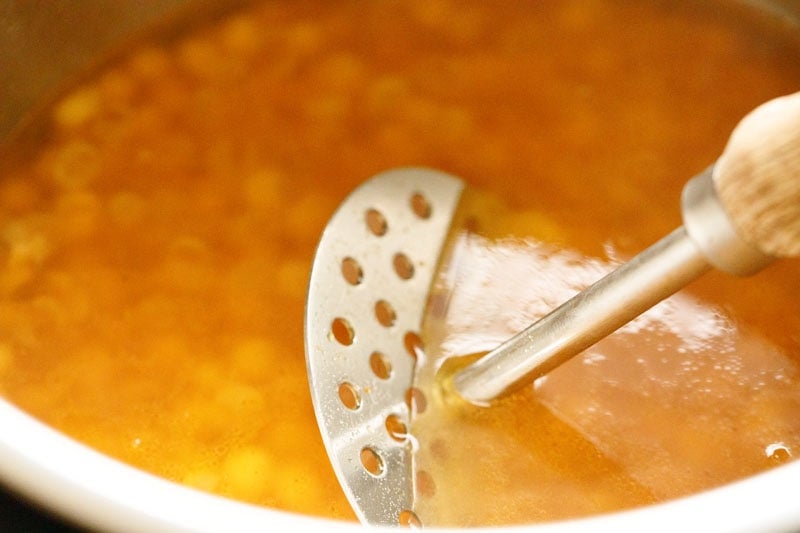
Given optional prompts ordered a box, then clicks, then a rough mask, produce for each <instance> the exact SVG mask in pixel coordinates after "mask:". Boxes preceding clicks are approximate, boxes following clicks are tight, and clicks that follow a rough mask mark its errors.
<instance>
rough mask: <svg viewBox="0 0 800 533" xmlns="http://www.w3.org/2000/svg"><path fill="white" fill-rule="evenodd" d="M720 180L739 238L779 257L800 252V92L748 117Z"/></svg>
mask: <svg viewBox="0 0 800 533" xmlns="http://www.w3.org/2000/svg"><path fill="white" fill-rule="evenodd" d="M714 184H715V186H716V189H717V194H718V195H719V198H720V201H721V202H722V204H723V206H725V210H726V211H727V212H728V216H729V217H730V218H731V221H732V222H733V225H734V226H735V227H736V229H737V233H738V234H739V237H741V238H742V239H743V240H745V241H746V242H748V243H749V244H751V245H753V246H755V247H756V248H758V249H759V250H761V251H762V252H763V253H765V254H769V255H771V256H774V257H789V256H796V255H800V92H798V93H794V94H792V95H789V96H784V97H781V98H776V99H775V100H771V101H769V102H767V103H766V104H763V105H761V106H759V107H757V108H756V109H755V110H754V111H752V112H751V113H750V114H749V115H747V116H746V117H745V118H744V119H742V121H741V122H740V123H739V124H738V125H737V126H736V129H734V131H733V133H732V134H731V138H730V140H729V141H728V145H727V146H726V147H725V151H724V152H723V153H722V156H720V158H719V160H718V161H717V164H716V166H715V169H714Z"/></svg>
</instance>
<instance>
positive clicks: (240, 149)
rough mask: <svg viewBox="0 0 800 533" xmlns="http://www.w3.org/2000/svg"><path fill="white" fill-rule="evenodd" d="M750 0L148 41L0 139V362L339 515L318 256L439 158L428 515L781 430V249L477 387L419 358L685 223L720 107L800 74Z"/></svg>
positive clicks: (241, 22) (520, 515)
mask: <svg viewBox="0 0 800 533" xmlns="http://www.w3.org/2000/svg"><path fill="white" fill-rule="evenodd" d="M751 9H752V8H747V7H744V6H741V5H739V4H738V3H736V2H716V1H712V2H690V1H688V0H687V1H678V2H661V1H652V2H627V1H623V0H611V1H603V2H599V1H594V0H554V1H550V2H535V3H534V2H514V3H509V2H501V1H499V0H497V1H495V0H490V1H485V0H484V1H480V2H479V1H475V0H458V1H456V0H452V1H437V2H430V1H426V0H405V1H388V0H387V1H382V2H369V3H364V2H355V1H337V2H322V1H311V0H302V1H298V2H265V3H259V4H254V5H252V6H250V7H247V8H246V9H244V10H242V11H240V12H236V13H232V14H231V15H229V16H227V17H225V18H222V19H220V20H216V21H212V22H210V23H207V24H203V25H195V26H191V27H188V28H187V29H186V30H185V31H184V32H183V33H181V34H180V36H179V37H176V38H173V39H156V38H153V39H149V40H142V41H137V42H136V43H134V44H132V45H131V46H130V47H129V49H128V50H127V51H126V52H125V53H123V54H121V55H118V56H116V57H115V59H113V60H112V61H109V62H107V63H106V64H105V65H104V66H103V67H102V68H99V69H97V70H96V71H94V72H93V73H91V74H90V75H88V76H87V77H85V78H84V79H83V80H82V81H80V82H79V83H75V84H73V85H72V86H71V87H70V88H69V89H68V90H65V91H64V93H63V95H62V97H60V98H59V99H57V100H56V101H55V102H53V104H52V105H50V106H49V107H47V109H46V110H45V112H44V113H43V114H42V115H41V117H39V120H38V121H37V122H36V123H35V125H34V126H32V129H31V130H29V131H25V132H22V134H21V135H20V136H19V137H18V140H16V141H9V142H8V143H7V144H6V145H5V146H4V150H3V153H4V158H3V166H2V182H0V392H2V394H3V396H4V397H5V398H7V399H9V400H10V401H12V402H13V403H15V404H17V405H19V406H21V407H22V408H24V409H26V410H27V411H28V412H30V413H32V414H33V415H35V416H37V417H39V418H40V419H42V420H43V421H45V422H47V423H48V424H50V425H52V426H53V427H55V428H58V429H59V430H61V431H63V432H65V433H67V434H69V435H71V436H73V437H75V438H76V439H78V440H80V441H83V442H86V443H88V444H89V445H91V446H92V447H94V448H96V449H98V450H101V451H102V452H104V453H107V454H109V455H111V456H114V457H117V458H119V459H121V460H122V461H125V462H127V463H130V464H132V465H136V466H137V467H140V468H142V469H144V470H147V471H150V472H153V473H156V474H158V475H160V476H163V477H165V478H168V479H171V480H175V481H177V482H180V483H184V484H186V485H189V486H192V487H196V488H199V489H202V490H206V491H210V492H214V493H218V494H221V495H225V496H229V497H232V498H237V499H240V500H244V501H249V502H253V503H257V504H261V505H266V506H272V507H276V508H280V509H286V510H291V511H298V512H302V513H308V514H314V515H319V516H326V517H333V518H345V519H352V518H353V514H352V511H351V510H350V508H349V505H348V504H347V502H346V501H345V499H344V497H343V495H342V493H341V490H340V489H339V487H338V484H337V482H336V479H335V477H334V475H333V473H332V470H331V468H330V466H329V463H328V460H327V457H326V455H325V452H324V449H323V447H322V444H321V439H320V438H319V437H318V430H317V427H316V422H315V419H314V415H313V411H312V408H311V402H310V397H309V393H308V385H307V381H306V372H305V362H304V353H303V334H302V332H303V307H304V300H305V289H306V283H307V275H308V270H309V267H310V264H311V259H312V256H313V252H314V247H315V245H316V243H317V240H318V238H319V235H320V232H321V231H322V229H323V227H324V225H325V223H326V222H327V219H328V218H329V216H330V215H331V214H332V212H333V210H334V209H335V207H336V206H337V205H338V204H339V202H340V201H341V200H342V199H343V198H344V197H345V196H346V195H347V194H348V192H349V191H350V190H351V189H352V188H353V187H355V186H356V185H357V184H358V183H360V182H361V181H363V180H365V179H367V178H369V177H370V176H372V175H373V174H376V173H378V172H380V171H383V170H386V169H388V168H392V167H397V166H408V165H413V166H429V167H435V168H438V169H441V170H444V171H447V172H450V173H453V174H455V175H458V176H461V177H463V178H465V180H466V181H467V182H468V184H469V185H470V187H471V188H472V189H473V190H475V191H476V199H475V200H474V202H473V203H471V204H470V206H469V208H468V211H469V214H470V216H471V217H472V222H471V225H470V227H471V228H472V229H471V231H470V232H469V233H467V234H465V235H466V236H462V238H461V240H460V241H458V242H459V243H460V244H457V245H456V246H459V247H461V248H459V249H462V250H464V253H463V254H461V255H460V256H459V257H461V258H462V259H461V261H462V262H455V261H454V262H452V263H448V265H450V268H453V269H454V271H457V272H459V276H456V277H455V278H453V279H456V280H457V281H458V282H457V283H456V284H455V285H447V284H440V285H438V286H437V288H436V291H437V294H444V295H447V299H448V300H447V301H448V302H449V304H448V305H446V306H439V307H435V308H432V309H431V312H430V317H429V320H428V321H427V322H426V329H425V332H424V334H425V343H426V355H427V357H426V358H425V359H423V360H422V361H421V364H420V368H419V373H418V385H419V386H420V387H421V388H422V390H423V393H424V394H425V397H426V399H427V410H426V411H425V412H418V413H417V416H415V418H414V427H413V430H414V433H415V437H416V438H417V439H418V440H419V443H420V448H419V450H420V451H419V454H418V456H417V459H416V460H417V463H418V466H419V472H420V473H419V474H418V476H417V490H418V495H419V509H418V512H419V514H420V516H421V518H422V520H423V522H424V523H426V524H428V525H436V524H443V525H466V524H496V523H518V522H527V521H539V520H547V519H554V518H561V517H567V516H578V515H586V514H591V513H598V512H603V511H609V510H614V509H620V508H627V507H632V506H636V505H641V504H645V503H649V502H654V501H659V500H663V499H667V498H672V497H675V496H678V495H681V494H686V493H689V492H693V491H697V490H701V489H703V488H707V487H711V486H715V485H718V484H720V483H724V482H727V481H729V480H731V479H735V478H738V477H742V476H746V475H749V474H752V473H754V472H757V471H759V470H764V469H767V468H770V467H771V466H773V465H775V464H779V463H781V462H784V461H787V460H790V459H791V458H792V457H793V455H794V454H796V453H798V450H799V449H800V448H798V447H799V446H800V428H799V427H798V423H797V422H795V420H800V417H799V416H797V414H798V412H799V411H800V399H798V397H799V396H800V392H799V391H800V384H798V383H797V379H798V372H797V370H798V368H797V364H798V358H800V303H798V299H797V298H796V297H795V295H797V294H798V293H800V267H798V265H797V263H796V262H790V261H787V262H784V263H781V264H778V265H775V266H772V267H770V268H769V269H768V270H767V271H765V272H763V273H762V274H759V275H758V276H757V277H756V278H753V279H750V280H744V281H742V280H731V279H729V278H727V277H725V276H723V275H721V274H710V275H709V276H707V277H706V278H704V279H703V280H702V281H700V282H697V283H695V284H694V285H693V286H692V287H691V288H690V293H688V294H684V295H680V296H679V297H677V298H676V299H673V300H672V301H671V303H668V304H665V307H661V308H659V309H660V310H657V311H655V312H654V314H651V315H649V318H644V319H642V321H640V322H638V323H636V324H635V325H633V326H631V327H629V328H628V329H626V330H625V331H624V332H622V333H621V334H619V335H617V336H615V337H614V338H612V339H609V340H608V341H606V342H605V343H604V344H603V345H602V346H599V347H597V348H595V349H592V350H590V351H588V352H587V353H586V354H584V355H583V356H581V357H579V358H578V359H576V360H575V361H573V362H571V363H570V364H569V365H567V366H565V367H564V368H562V369H559V370H558V371H556V372H554V373H553V375H552V376H549V377H548V378H547V379H546V380H545V381H544V382H540V383H539V384H538V386H537V387H536V388H534V387H528V388H527V389H526V390H524V391H522V392H521V393H520V394H518V395H516V396H514V397H511V398H509V399H507V400H504V401H503V402H501V403H500V404H499V405H498V406H497V407H496V408H492V409H477V408H473V407H470V406H466V405H463V404H461V403H459V402H457V401H455V400H453V399H452V397H447V396H441V395H439V393H438V391H440V388H441V383H442V382H441V381H440V379H439V378H438V377H437V376H436V371H437V370H438V367H439V364H440V362H441V361H442V360H443V359H446V358H451V357H454V356H461V355H467V354H469V353H474V352H478V351H481V350H486V349H488V348H490V347H491V345H492V344H493V343H496V342H497V341H498V340H502V338H504V337H505V336H507V335H509V334H510V333H511V332H513V331H515V330H517V329H519V328H520V327H521V326H522V325H523V323H525V322H526V321H528V320H531V319H532V318H534V317H535V316H538V315H540V314H541V313H543V312H545V311H546V310H547V308H549V307H551V306H553V305H556V304H558V303H560V300H562V299H563V298H565V297H566V296H567V295H568V294H571V293H572V292H574V291H575V290H578V289H579V288H580V287H582V286H584V285H585V284H587V283H590V282H591V281H594V279H596V278H597V277H599V275H600V274H601V273H602V272H605V271H606V270H608V268H610V267H611V266H612V265H613V264H615V263H616V262H618V261H619V260H620V259H623V258H625V257H629V256H630V255H631V254H633V253H635V252H637V251H639V250H640V249H642V248H644V247H645V246H647V245H649V244H651V243H652V242H654V241H655V240H656V239H657V238H658V237H660V236H661V235H664V234H666V233H667V232H668V231H670V230H672V229H673V228H674V227H676V226H677V225H679V224H680V215H679V210H678V203H679V192H680V189H681V187H682V185H683V183H684V182H685V181H686V180H687V179H688V178H689V177H691V176H692V175H694V174H696V173H697V172H699V171H701V170H702V169H704V168H705V167H706V166H707V165H709V164H710V163H711V162H713V160H714V159H715V158H716V157H717V156H718V154H719V153H720V152H721V150H722V147H723V146H724V143H725V141H726V139H727V136H728V134H729V132H730V131H731V129H732V128H733V126H734V125H735V124H736V122H737V121H738V120H739V119H740V118H741V117H742V116H743V115H744V114H745V113H747V112H748V111H749V110H750V109H752V108H753V107H755V106H756V105H757V104H759V103H761V102H763V101H766V100H768V99H770V98H772V97H775V96H778V95H781V94H786V93H790V92H794V91H796V90H797V89H798V88H799V87H800V41H798V38H797V33H796V27H794V26H790V25H788V23H787V22H785V21H784V20H783V19H781V18H778V17H775V18H770V17H768V16H766V15H761V14H759V13H756V12H754V11H752V10H751ZM470 273H472V274H474V275H473V276H472V277H470V275H469V274H470ZM481 276H483V277H481ZM476 283H477V285H476ZM481 284H483V285H481ZM481 287H482V288H481ZM478 288H480V290H478ZM487 317H488V318H490V320H486V319H487ZM449 366H451V365H450V364H446V365H445V370H447V368H449ZM454 436H455V437H456V438H454ZM467 466H473V467H475V468H466V467H467ZM665 472H666V473H665ZM476 487H478V488H480V490H477V489H476ZM467 489H469V490H467Z"/></svg>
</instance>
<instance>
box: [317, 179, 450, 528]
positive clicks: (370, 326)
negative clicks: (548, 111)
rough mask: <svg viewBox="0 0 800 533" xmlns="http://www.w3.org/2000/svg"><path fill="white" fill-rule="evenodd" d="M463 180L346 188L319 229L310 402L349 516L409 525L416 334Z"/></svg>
mask: <svg viewBox="0 0 800 533" xmlns="http://www.w3.org/2000/svg"><path fill="white" fill-rule="evenodd" d="M463 187H464V185H463V182H461V181H460V180H458V179H457V178H454V177H451V176H449V175H447V174H443V173H441V172H436V171H432V170H427V169H420V168H408V169H397V170H391V171H387V172H384V173H382V174H379V175H377V176H375V177H374V178H372V179H370V180H368V181H367V182H365V183H364V184H362V185H361V186H360V187H359V188H358V189H356V190H355V191H354V192H353V193H352V194H351V195H350V196H349V197H348V198H347V199H346V200H345V201H344V203H342V205H341V206H340V207H339V209H338V210H337V212H336V213H335V214H334V216H333V217H332V218H331V220H330V222H329V223H328V226H327V227H326V228H325V230H324V232H323V234H322V238H321V240H320V243H319V247H318V249H317V252H316V256H315V258H314V263H313V267H312V270H311V279H310V283H309V289H308V297H307V301H306V316H305V342H306V363H307V366H308V378H309V385H310V388H311V396H312V400H313V403H314V409H315V412H316V416H317V422H318V424H319V427H320V431H321V433H322V437H323V441H324V443H325V447H326V449H327V452H328V455H329V457H330V460H331V462H332V464H333V468H334V470H335V472H336V475H337V476H338V479H339V482H340V484H341V486H342V488H343V489H344V491H345V493H346V495H347V498H348V500H349V501H350V504H351V505H352V507H353V509H354V510H355V512H356V514H357V515H358V518H359V519H360V520H361V521H362V522H364V523H366V524H371V525H397V524H400V523H403V522H414V520H415V516H414V515H413V494H414V490H413V489H414V487H413V475H412V457H411V454H412V446H413V440H412V439H411V438H410V436H409V435H408V433H407V429H406V428H407V427H408V424H409V403H410V401H408V400H407V396H408V395H410V394H411V389H410V387H411V384H412V379H413V372H414V365H415V360H416V357H417V356H418V355H419V332H420V329H421V326H422V318H423V313H424V310H425V305H426V302H427V297H428V291H429V289H430V286H431V283H432V281H433V276H434V274H435V271H436V267H437V263H438V259H439V255H440V253H441V251H442V249H443V247H444V244H445V240H446V238H447V235H448V231H449V228H450V225H451V222H452V219H453V216H454V213H455V211H456V208H457V206H458V203H459V200H460V197H461V192H462V190H463Z"/></svg>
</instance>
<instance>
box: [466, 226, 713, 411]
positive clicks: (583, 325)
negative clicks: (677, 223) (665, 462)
mask: <svg viewBox="0 0 800 533" xmlns="http://www.w3.org/2000/svg"><path fill="white" fill-rule="evenodd" d="M709 269H710V265H709V263H708V261H707V260H706V258H705V256H704V255H703V254H702V253H701V252H700V250H699V249H698V247H697V245H695V243H694V242H693V241H692V240H691V239H690V238H689V236H688V235H687V233H686V230H685V228H683V227H680V228H678V229H676V230H675V231H673V232H672V233H670V234H669V235H668V236H666V237H664V238H663V239H662V240H660V241H659V242H657V243H656V244H654V245H653V246H651V247H650V248H648V249H647V250H645V251H644V252H642V253H640V254H639V255H637V256H636V257H635V258H633V259H632V260H631V261H630V262H628V263H625V264H624V265H622V266H621V267H620V268H618V269H617V270H615V271H613V272H612V273H611V274H609V275H608V276H606V277H604V278H602V279H600V280H599V281H598V282H596V283H595V284H593V285H592V286H590V287H589V288H587V289H586V290H584V291H582V292H580V293H578V294H577V295H576V296H574V297H573V298H572V299H570V300H568V301H567V302H565V303H564V304H562V305H561V306H560V307H558V308H557V309H556V310H555V311H553V312H551V313H550V314H548V315H547V316H545V317H544V318H542V319H541V320H539V321H538V322H536V323H534V324H533V325H532V326H530V327H529V328H528V329H526V330H524V331H523V332H521V333H520V334H519V335H517V336H515V337H513V338H511V339H510V340H508V341H506V342H505V343H504V344H502V345H501V346H500V347H499V348H497V349H495V350H494V351H493V352H490V353H489V354H488V355H487V356H485V357H483V358H481V359H480V360H478V361H477V362H475V363H473V364H472V365H470V366H468V367H466V368H465V369H464V370H463V371H461V372H460V373H459V374H457V375H456V376H455V380H454V384H455V387H456V390H457V391H458V392H459V394H461V395H462V396H463V397H464V398H466V399H468V400H470V401H472V402H475V403H481V402H486V401H488V400H490V399H493V398H495V397H497V396H500V395H501V394H503V393H504V392H506V391H509V390H512V389H514V388H515V385H517V384H521V383H522V382H530V381H533V380H535V379H536V378H538V377H540V376H543V375H544V374H546V373H547V372H550V371H551V370H553V369H554V368H556V367H557V366H559V365H561V364H562V363H564V362H565V361H566V360H568V359H570V358H571V357H573V356H574V355H575V354H577V353H579V352H581V351H583V350H585V349H586V348H588V347H590V346H591V345H593V344H594V343H596V342H597V341H599V340H600V339H602V338H603V337H605V336H607V335H608V334H609V333H611V332H613V331H615V330H616V329H618V328H620V327H622V326H623V325H625V324H627V323H628V322H630V321H631V320H633V319H634V318H636V317H637V316H638V315H640V314H641V313H643V312H644V311H646V310H647V309H649V308H650V307H652V306H653V305H654V304H655V303H657V302H659V301H661V300H663V299H664V298H666V297H668V296H670V295H671V294H673V293H674V292H676V291H677V290H679V289H681V288H682V287H684V286H686V285H687V284H688V283H690V282H691V281H693V280H694V279H696V278H697V277H699V276H701V275H702V274H703V273H705V272H706V271H707V270H709Z"/></svg>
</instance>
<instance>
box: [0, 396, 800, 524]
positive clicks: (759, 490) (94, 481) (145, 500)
mask: <svg viewBox="0 0 800 533" xmlns="http://www.w3.org/2000/svg"><path fill="white" fill-rule="evenodd" d="M0 428H2V434H0V480H1V481H2V482H3V483H5V484H7V485H8V486H9V487H11V488H12V489H13V490H16V491H18V492H19V493H21V494H23V495H24V496H26V497H28V498H30V499H31V500H32V501H33V502H35V503H37V504H39V505H41V506H43V507H44V508H46V509H48V510H50V511H53V512H55V513H56V514H58V515H61V516H62V517H64V518H66V519H67V520H70V521H73V522H75V523H76V524H78V525H81V526H85V527H90V528H96V529H100V530H108V531H148V532H149V531H162V532H168V531H175V532H178V531H181V532H185V531H198V532H199V531H237V532H247V531H262V532H263V531H270V530H273V529H275V528H278V529H277V530H278V531H285V530H289V529H290V528H304V529H303V531H306V530H308V531H326V532H328V531H332V532H337V531H341V532H355V531H360V530H362V528H361V526H359V525H358V524H355V523H350V522H340V521H333V520H326V519H321V518H314V517H310V516H303V515H298V514H293V513H289V512H284V511H278V510H274V509H268V508H263V507H259V506H255V505H250V504H245V503H241V502H236V501H233V500H230V499H226V498H222V497H218V496H214V495H211V494H207V493H204V492H200V491H197V490H194V489H191V488H188V487H185V486H182V485H179V484H177V483H173V482H170V481H167V480H165V479H162V478H159V477H156V476H154V475H151V474H148V473H146V472H143V471H141V470H138V469H136V468H133V467H131V466H128V465H126V464H123V463H121V462H119V461H117V460H115V459H112V458H110V457H108V456H105V455H103V454H101V453H99V452H97V451H95V450H92V449H91V448H89V447H87V446H85V445H83V444H81V443H79V442H77V441H75V440H73V439H71V438H69V437H67V436H65V435H63V434H61V433H59V432H57V431H56V430H54V429H52V428H50V427H49V426H47V425H45V424H43V423H42V422H40V421H38V420H36V419H34V418H33V417H31V416H30V415H28V414H27V413H25V412H23V411H22V410H20V409H18V408H17V407H15V406H13V405H11V404H10V403H8V402H7V401H3V400H0ZM798 485H800V461H795V462H791V463H788V464H786V465H783V466H780V467H777V468H774V469H772V470H770V471H768V472H765V473H762V474H759V475H757V476H753V477H751V478H748V479H745V480H742V481H740V482H736V483H732V484H730V485H727V486H724V487H721V488H719V489H714V490H711V491H707V492H704V493H701V494H697V495H694V496H691V497H688V498H683V499H680V500H675V501H672V502H668V503H664V504H659V505H653V506H649V507H644V508H640V509H635V510H632V511H626V512H620V513H612V514H607V515H602V516H595V517H591V518H586V519H580V520H569V521H563V522H555V523H549V524H541V525H528V526H514V527H508V528H502V530H503V531H526V532H529V533H567V532H571V531H583V530H596V529H602V530H604V531H605V530H608V531H617V532H624V531H637V532H640V531H676V530H680V529H683V528H687V529H688V530H691V531H753V530H758V531H771V530H782V531H785V530H789V529H795V530H796V529H798V527H799V526H800V500H798V499H797V494H796V489H797V486H798ZM481 530H483V531H486V532H488V531H497V528H476V529H473V530H472V531H481ZM429 531H436V529H429ZM439 531H443V530H439Z"/></svg>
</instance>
